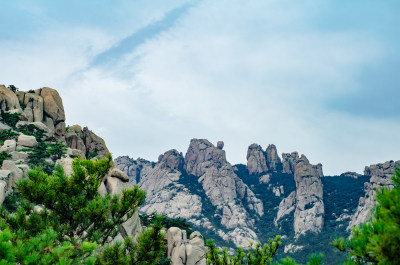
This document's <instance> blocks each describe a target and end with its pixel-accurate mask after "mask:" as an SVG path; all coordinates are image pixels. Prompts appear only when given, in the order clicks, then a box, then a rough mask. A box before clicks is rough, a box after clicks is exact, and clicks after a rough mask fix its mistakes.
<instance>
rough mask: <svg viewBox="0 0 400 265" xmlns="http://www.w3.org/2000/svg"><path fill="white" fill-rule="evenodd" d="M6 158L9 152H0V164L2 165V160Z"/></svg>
mask: <svg viewBox="0 0 400 265" xmlns="http://www.w3.org/2000/svg"><path fill="white" fill-rule="evenodd" d="M8 158H11V154H9V153H8V152H7V151H2V152H0V165H2V164H3V161H4V160H6V159H8Z"/></svg>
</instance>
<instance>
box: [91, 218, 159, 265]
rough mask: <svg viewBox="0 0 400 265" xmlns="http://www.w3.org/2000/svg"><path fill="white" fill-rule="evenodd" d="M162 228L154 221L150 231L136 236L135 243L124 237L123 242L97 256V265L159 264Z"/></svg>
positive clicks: (109, 247)
mask: <svg viewBox="0 0 400 265" xmlns="http://www.w3.org/2000/svg"><path fill="white" fill-rule="evenodd" d="M162 228H163V226H162V225H161V221H160V220H156V221H155V222H154V223H153V224H152V225H151V228H150V229H145V230H144V231H143V232H142V233H141V234H140V235H139V236H138V238H137V241H136V242H134V241H133V240H132V238H130V237H126V238H125V240H124V242H117V243H116V244H114V245H112V246H107V247H106V248H105V249H104V251H103V253H102V254H101V255H100V256H99V264H109V265H112V264H115V265H124V264H126V265H128V264H143V265H146V264H148V265H152V264H159V263H160V261H161V258H162V256H163V251H164V249H165V245H164V235H163V234H162V233H161V229H162Z"/></svg>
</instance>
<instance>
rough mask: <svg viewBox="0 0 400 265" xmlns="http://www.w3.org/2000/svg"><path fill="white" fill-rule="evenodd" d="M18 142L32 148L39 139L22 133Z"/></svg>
mask: <svg viewBox="0 0 400 265" xmlns="http://www.w3.org/2000/svg"><path fill="white" fill-rule="evenodd" d="M17 144H18V145H19V146H24V147H30V148H32V147H35V146H36V145H37V144H38V143H37V140H36V138H35V136H30V135H25V134H20V135H19V136H18V142H17Z"/></svg>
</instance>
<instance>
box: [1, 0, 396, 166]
mask: <svg viewBox="0 0 400 265" xmlns="http://www.w3.org/2000/svg"><path fill="white" fill-rule="evenodd" d="M146 3H147V2H146ZM146 3H145V2H142V3H140V5H139V6H140V7H141V9H140V8H139V9H137V8H136V7H137V6H135V8H133V7H132V6H124V8H125V9H127V11H126V13H129V12H135V13H134V14H137V17H133V18H131V16H128V15H122V17H123V19H121V20H120V21H119V22H118V23H115V24H114V25H112V26H108V27H106V25H105V24H106V23H100V22H99V23H100V24H101V25H103V26H101V27H96V25H100V24H97V23H96V19H94V18H93V20H90V21H89V22H85V23H84V25H83V24H82V25H81V26H80V27H79V23H76V22H75V23H73V25H74V26H73V27H72V26H71V27H70V28H68V27H65V25H67V24H68V23H67V22H64V23H63V21H61V22H59V24H60V25H58V26H57V27H55V28H56V29H58V31H59V32H60V33H58V34H56V32H57V31H54V29H48V30H45V31H38V34H37V36H36V37H33V38H32V37H30V38H29V42H28V41H27V42H26V43H22V42H17V43H16V42H15V41H11V40H8V42H7V41H2V42H0V48H1V49H0V56H1V58H2V59H3V61H4V62H6V64H7V66H5V65H4V64H3V65H2V66H1V65H0V78H1V80H5V81H3V82H6V83H15V84H16V85H19V86H21V87H22V88H25V89H30V88H31V87H32V86H34V87H37V86H43V85H50V86H53V87H55V88H57V89H59V90H60V93H61V94H62V95H63V99H64V104H65V107H66V110H67V118H68V121H67V122H68V123H70V124H72V123H80V124H84V125H88V126H89V127H91V128H92V129H93V130H94V131H96V132H98V133H99V134H100V135H101V136H102V137H104V138H105V140H106V142H107V144H108V145H109V147H110V149H111V150H112V151H113V152H114V155H124V154H128V155H131V156H133V157H137V156H141V157H145V158H147V159H152V160H156V159H157V157H158V154H160V153H162V152H164V151H166V150H168V149H171V148H176V149H178V150H180V151H182V152H185V151H186V148H187V145H188V143H189V140H190V138H193V137H197V138H209V139H210V140H211V141H213V142H216V141H217V140H224V141H225V149H226V151H227V157H228V159H229V160H230V161H231V162H233V163H237V162H242V163H243V162H245V156H246V151H247V147H248V145H249V144H251V143H253V142H257V143H259V144H261V145H263V146H264V147H266V146H267V145H268V144H269V143H275V144H276V145H277V147H278V151H279V152H291V151H294V150H297V151H299V152H301V153H304V154H306V155H307V156H308V157H309V158H310V160H311V162H313V163H318V162H321V163H323V164H324V169H325V172H327V173H328V174H337V173H340V172H343V171H347V170H356V171H358V172H360V171H362V169H363V167H364V166H365V165H368V164H371V163H376V162H382V161H385V160H389V159H399V157H398V154H397V153H398V149H399V147H400V146H399V144H398V136H397V134H396V133H395V132H397V131H398V130H399V129H400V128H399V125H398V121H397V119H398V116H396V115H394V116H391V117H387V116H389V115H388V113H390V112H391V111H392V109H391V108H388V109H386V110H385V108H384V107H385V102H387V101H390V102H393V100H394V99H395V98H397V97H396V96H398V95H399V92H398V90H396V88H397V87H398V85H399V80H398V79H397V78H395V77H392V76H394V73H393V69H394V68H393V66H395V65H396V59H391V60H389V59H390V58H397V57H396V56H397V55H398V51H397V47H400V46H399V45H397V44H398V39H397V38H393V36H390V37H388V35H389V33H390V31H389V30H387V29H386V30H387V33H386V34H384V33H382V31H381V29H382V27H378V28H374V27H372V26H371V24H370V21H369V20H368V18H366V17H365V16H367V15H370V14H371V12H372V13H374V12H375V13H376V15H377V16H378V17H379V16H384V15H383V14H381V13H380V12H382V11H385V10H388V9H389V8H390V6H387V5H386V4H382V3H381V4H377V3H375V4H371V3H372V2H371V3H370V4H369V5H364V4H363V3H361V4H355V3H353V4H352V5H350V4H348V5H346V8H342V7H341V6H338V4H337V3H335V2H333V1H321V2H318V3H316V2H315V1H304V2H302V3H297V2H294V1H272V0H270V1H250V2H249V1H248V2H246V3H245V4H244V2H243V1H241V0H233V1H232V0H230V1H211V0H204V1H201V2H188V1H175V2H174V3H172V2H170V1H168V5H167V4H166V3H165V1H160V2H159V3H158V4H157V5H151V4H146ZM360 5H363V7H362V8H360ZM155 6H157V7H158V9H155ZM103 8H104V9H107V8H106V7H103ZM112 10H113V11H112V12H116V11H115V10H116V9H112ZM356 10H358V11H360V12H361V11H362V13H359V14H358V15H357V16H358V17H360V18H359V19H356V17H354V12H355V11H356ZM353 11H354V12H353ZM81 12H82V13H84V10H81ZM112 12H111V14H108V16H111V17H112V16H113V13H112ZM375 13H374V14H375ZM146 14H152V15H151V16H150V17H148V16H146ZM376 19H377V20H379V19H378V18H376ZM392 19H395V16H392ZM397 20H398V18H397ZM343 21H348V22H349V23H344V22H343ZM351 21H353V22H352V23H350V22H351ZM383 21H386V22H385V23H386V26H387V27H389V28H390V27H392V28H394V26H393V25H395V23H394V24H393V20H390V19H388V18H387V17H386V18H385V19H383ZM127 25H134V26H132V27H131V28H129V27H127ZM114 31H115V32H114ZM396 45H397V46H396ZM393 56H394V57H393ZM18 58H19V59H18ZM368 73H369V74H368ZM372 73H374V75H373V74H372ZM15 80H16V81H15ZM377 80H387V81H385V83H384V84H385V86H379V84H380V82H379V81H377ZM385 93H386V94H385ZM364 94H368V95H370V96H365V95H364ZM384 95H388V96H387V97H385V96H384ZM389 95H390V96H389ZM388 98H390V99H388ZM355 99H358V101H357V100H355ZM374 99H376V101H375V102H373V100H374ZM378 99H379V100H378ZM363 100H364V101H363ZM360 101H361V103H362V106H364V107H365V108H368V107H369V106H371V107H373V108H371V110H370V111H369V112H368V111H367V112H366V111H358V110H359V109H360V106H361V105H360ZM353 103H354V104H353ZM380 109H382V113H381V114H380V115H376V113H377V112H378V110H380ZM382 117H384V118H382Z"/></svg>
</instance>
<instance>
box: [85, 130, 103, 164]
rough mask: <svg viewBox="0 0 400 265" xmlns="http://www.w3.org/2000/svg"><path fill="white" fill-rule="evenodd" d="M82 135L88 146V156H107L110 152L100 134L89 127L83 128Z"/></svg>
mask: <svg viewBox="0 0 400 265" xmlns="http://www.w3.org/2000/svg"><path fill="white" fill-rule="evenodd" d="M82 136H83V142H84V144H85V146H86V157H88V158H91V157H93V156H97V157H98V158H104V157H106V156H107V154H108V153H109V151H108V148H107V146H106V143H105V142H104V140H103V139H102V138H101V137H100V136H98V135H96V134H95V133H94V132H92V131H91V130H89V129H88V127H85V128H83V131H82Z"/></svg>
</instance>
